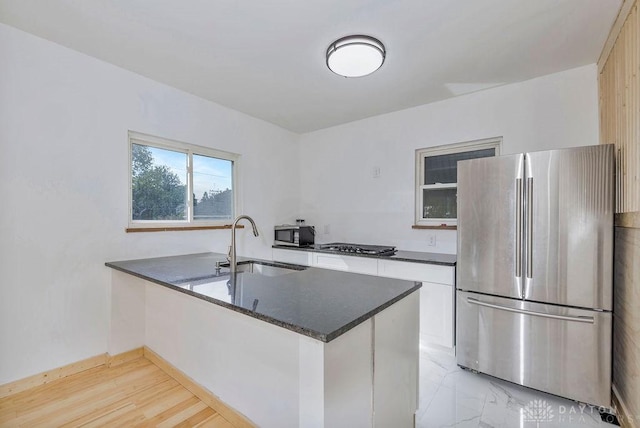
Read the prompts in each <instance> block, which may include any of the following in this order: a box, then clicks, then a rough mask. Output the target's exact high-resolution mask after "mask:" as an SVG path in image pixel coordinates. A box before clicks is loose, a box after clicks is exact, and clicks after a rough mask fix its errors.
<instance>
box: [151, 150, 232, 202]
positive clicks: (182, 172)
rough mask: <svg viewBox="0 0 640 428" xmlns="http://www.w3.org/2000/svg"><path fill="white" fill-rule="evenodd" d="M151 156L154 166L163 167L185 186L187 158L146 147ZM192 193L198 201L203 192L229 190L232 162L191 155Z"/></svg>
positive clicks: (175, 153) (210, 192)
mask: <svg viewBox="0 0 640 428" xmlns="http://www.w3.org/2000/svg"><path fill="white" fill-rule="evenodd" d="M148 147H149V150H150V151H151V154H152V155H153V163H154V165H165V166H167V167H168V168H169V169H170V170H171V172H173V173H174V174H176V175H177V176H178V177H180V181H181V182H182V184H185V185H186V183H184V181H185V180H186V176H187V156H186V154H185V153H181V152H176V151H173V150H165V149H159V148H156V147H152V146H148ZM193 163H194V169H193V171H194V174H193V193H195V195H196V196H195V197H196V198H197V199H198V200H200V199H202V195H203V194H204V192H207V193H208V194H209V195H211V194H212V193H216V192H220V191H223V190H226V189H231V178H232V177H231V168H232V162H231V161H228V160H224V159H217V158H213V157H209V156H202V155H193Z"/></svg>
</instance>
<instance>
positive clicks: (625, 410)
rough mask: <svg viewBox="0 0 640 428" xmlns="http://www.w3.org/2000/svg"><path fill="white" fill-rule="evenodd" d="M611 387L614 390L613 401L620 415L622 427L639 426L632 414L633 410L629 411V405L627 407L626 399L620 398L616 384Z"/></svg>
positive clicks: (633, 427) (634, 427) (631, 427)
mask: <svg viewBox="0 0 640 428" xmlns="http://www.w3.org/2000/svg"><path fill="white" fill-rule="evenodd" d="M611 389H612V390H613V397H612V401H613V405H614V407H615V410H616V413H617V415H618V421H619V422H620V426H621V427H622V428H638V425H637V424H636V420H635V419H634V417H633V416H632V414H631V412H629V407H627V405H626V404H625V403H624V401H623V400H622V399H621V398H620V393H619V392H618V389H617V388H616V386H615V385H613V386H612V387H611ZM636 418H637V416H636Z"/></svg>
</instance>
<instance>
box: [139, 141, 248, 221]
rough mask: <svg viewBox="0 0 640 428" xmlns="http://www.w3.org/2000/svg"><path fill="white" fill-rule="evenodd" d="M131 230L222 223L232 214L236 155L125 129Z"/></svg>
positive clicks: (235, 192)
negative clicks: (128, 161)
mask: <svg viewBox="0 0 640 428" xmlns="http://www.w3.org/2000/svg"><path fill="white" fill-rule="evenodd" d="M129 153H130V163H129V165H130V174H129V177H130V181H129V189H130V197H129V228H130V229H129V230H130V231H131V229H155V228H173V227H177V228H188V227H194V226H195V227H203V226H204V227H206V226H211V227H214V226H222V225H225V224H229V222H230V221H232V220H233V218H234V217H235V211H236V209H235V207H236V203H235V201H236V199H237V186H236V180H235V175H236V172H237V171H236V170H237V164H238V159H239V155H236V154H233V153H228V152H223V151H219V150H214V149H209V148H206V147H199V146H194V145H191V144H186V143H180V142H177V141H171V140H166V139H164V138H159V137H153V136H150V135H144V134H139V133H136V132H129Z"/></svg>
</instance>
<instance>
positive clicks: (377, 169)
mask: <svg viewBox="0 0 640 428" xmlns="http://www.w3.org/2000/svg"><path fill="white" fill-rule="evenodd" d="M373 178H380V167H379V166H374V167H373Z"/></svg>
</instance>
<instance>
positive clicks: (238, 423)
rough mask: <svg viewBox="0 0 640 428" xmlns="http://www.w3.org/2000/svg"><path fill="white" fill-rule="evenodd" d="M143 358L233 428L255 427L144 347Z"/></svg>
mask: <svg viewBox="0 0 640 428" xmlns="http://www.w3.org/2000/svg"><path fill="white" fill-rule="evenodd" d="M144 357H145V358H146V359H148V360H149V361H151V362H152V363H153V364H155V365H156V366H158V367H159V368H160V369H161V370H162V371H164V372H165V373H166V374H168V375H169V376H171V377H172V378H174V379H175V380H176V381H178V383H180V384H181V385H182V386H184V387H185V388H186V389H187V390H189V391H190V392H191V393H192V394H193V395H195V396H196V397H198V398H199V399H200V400H202V402H203V403H205V404H206V405H207V406H209V407H211V408H212V409H213V410H215V411H216V412H218V413H220V415H222V417H223V418H225V419H226V420H227V421H229V422H230V423H231V424H232V425H233V426H234V427H238V428H245V427H246V428H253V427H256V425H255V424H254V423H252V422H251V421H250V420H249V419H248V418H247V417H245V416H244V415H242V414H240V413H239V412H238V411H237V410H234V409H233V408H231V407H229V406H228V405H227V404H225V403H224V402H223V401H222V400H220V399H219V398H218V397H216V396H215V395H214V394H213V393H211V392H210V391H209V390H207V389H206V388H204V387H203V386H201V385H200V384H198V383H197V382H196V381H194V380H193V379H191V378H190V377H189V376H187V375H186V374H184V373H183V372H182V371H180V370H178V369H177V368H175V367H174V366H173V365H172V364H171V363H169V362H168V361H167V360H165V359H164V358H162V357H161V356H159V355H158V354H156V353H155V352H154V351H153V350H151V349H149V348H148V347H146V346H145V347H144Z"/></svg>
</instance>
